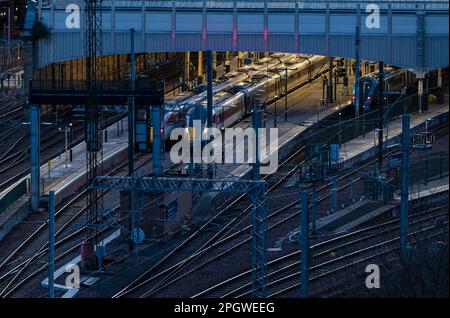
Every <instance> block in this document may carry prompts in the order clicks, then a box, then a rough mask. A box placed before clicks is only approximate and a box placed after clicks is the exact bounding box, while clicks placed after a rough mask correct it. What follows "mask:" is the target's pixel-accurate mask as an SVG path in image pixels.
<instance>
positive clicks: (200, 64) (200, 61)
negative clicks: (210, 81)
mask: <svg viewBox="0 0 450 318" xmlns="http://www.w3.org/2000/svg"><path fill="white" fill-rule="evenodd" d="M197 77H198V78H197V84H201V83H203V51H198V69H197Z"/></svg>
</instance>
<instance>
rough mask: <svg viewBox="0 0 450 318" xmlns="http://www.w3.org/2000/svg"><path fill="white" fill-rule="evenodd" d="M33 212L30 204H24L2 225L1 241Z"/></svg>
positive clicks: (0, 230)
mask: <svg viewBox="0 0 450 318" xmlns="http://www.w3.org/2000/svg"><path fill="white" fill-rule="evenodd" d="M30 214H31V208H30V204H28V203H27V204H26V205H24V206H22V207H21V208H20V209H19V210H18V211H17V212H16V213H14V214H13V215H11V216H10V217H9V218H8V220H6V222H4V223H3V224H2V225H0V241H1V240H3V238H4V237H5V236H6V235H7V234H8V233H9V231H11V229H12V228H13V227H14V226H16V225H17V224H19V223H20V222H22V220H23V219H25V218H26V217H27V216H28V215H30Z"/></svg>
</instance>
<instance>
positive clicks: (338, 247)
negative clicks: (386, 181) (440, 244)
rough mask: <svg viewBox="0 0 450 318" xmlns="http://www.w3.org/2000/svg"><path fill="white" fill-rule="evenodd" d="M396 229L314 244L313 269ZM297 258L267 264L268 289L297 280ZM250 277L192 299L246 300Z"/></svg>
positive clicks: (427, 217)
mask: <svg viewBox="0 0 450 318" xmlns="http://www.w3.org/2000/svg"><path fill="white" fill-rule="evenodd" d="M444 209H445V206H440V207H435V208H432V209H429V210H426V211H420V212H416V213H414V214H411V215H410V217H411V220H412V222H411V223H410V225H411V226H412V227H414V226H421V225H422V224H423V223H424V222H427V221H434V220H435V219H436V218H439V217H443V216H445V215H446V213H445V211H444ZM398 229H399V220H398V219H396V220H391V221H387V222H383V223H380V224H376V225H372V226H369V227H366V228H362V229H359V230H355V231H352V232H349V233H345V234H341V235H338V236H336V237H333V238H331V239H327V240H324V241H321V242H319V243H316V244H314V245H312V246H311V250H312V254H313V256H312V262H313V263H314V264H315V265H314V266H312V268H314V269H315V270H319V269H320V270H323V268H322V267H321V264H332V261H333V260H337V259H338V260H339V261H342V260H345V259H346V256H347V255H350V254H351V253H354V252H355V250H357V249H358V248H361V249H364V248H367V245H368V246H369V247H370V246H371V244H373V243H374V242H378V243H380V242H383V241H384V239H386V238H389V237H392V235H393V234H394V233H396V232H398ZM378 243H377V244H378ZM300 254H301V251H300V250H298V251H295V252H293V253H290V254H287V255H283V256H281V257H279V258H276V259H274V260H272V261H270V262H268V264H267V266H268V275H267V280H268V286H269V287H270V286H275V285H276V284H278V283H280V282H283V283H285V281H289V279H290V278H292V277H293V278H294V279H298V277H299V276H292V274H296V273H298V269H299V268H300ZM338 255H339V256H338ZM251 274H252V272H251V270H248V271H245V272H242V273H240V274H238V275H235V276H232V277H231V278H229V279H227V280H225V281H223V282H220V283H218V284H216V285H214V286H211V287H209V288H207V289H205V290H203V291H201V292H199V293H197V294H195V295H194V296H193V297H194V298H196V297H212V298H222V297H233V298H240V297H248V296H250V295H251V288H252V277H251ZM282 287H283V286H282ZM272 289H273V288H272ZM281 289H282V288H281ZM269 291H270V288H269Z"/></svg>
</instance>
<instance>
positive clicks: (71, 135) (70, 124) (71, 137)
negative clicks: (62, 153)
mask: <svg viewBox="0 0 450 318" xmlns="http://www.w3.org/2000/svg"><path fill="white" fill-rule="evenodd" d="M72 126H73V124H72V123H69V131H70V150H69V161H70V162H72V159H73V156H72V143H73V130H72Z"/></svg>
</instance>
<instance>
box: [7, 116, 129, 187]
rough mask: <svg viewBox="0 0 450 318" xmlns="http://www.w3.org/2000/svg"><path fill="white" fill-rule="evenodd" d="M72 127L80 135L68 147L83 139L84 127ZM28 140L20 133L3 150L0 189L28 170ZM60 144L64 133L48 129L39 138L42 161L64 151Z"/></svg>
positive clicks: (115, 119) (113, 119)
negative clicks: (3, 179) (15, 139)
mask: <svg viewBox="0 0 450 318" xmlns="http://www.w3.org/2000/svg"><path fill="white" fill-rule="evenodd" d="M124 117H125V114H119V115H116V116H112V117H111V118H109V119H108V120H106V121H105V125H106V126H110V125H113V124H114V123H115V122H117V121H118V120H121V119H122V118H124ZM73 129H75V130H74V133H73V135H74V136H81V137H78V138H74V140H73V142H72V143H71V145H70V147H69V148H72V147H74V146H76V145H78V144H79V143H81V142H83V141H84V127H82V126H78V127H75V128H73ZM28 140H29V137H28V134H24V135H22V136H21V137H19V138H18V140H17V141H16V142H14V144H13V145H11V146H10V147H9V148H8V149H7V150H6V151H4V152H3V154H2V156H1V157H0V174H1V175H2V176H3V178H5V177H6V178H5V179H6V180H5V181H3V182H2V183H0V190H4V189H6V188H7V187H8V186H10V185H11V184H13V183H14V182H16V181H18V180H19V179H20V178H22V177H23V176H25V175H26V174H28V173H29V172H30V168H29V163H28V160H29V158H30V150H31V146H29V145H28V144H29V142H28ZM61 145H64V135H63V134H61V133H58V132H56V133H55V131H53V130H52V131H48V132H47V133H46V134H45V135H44V136H43V137H42V139H41V156H42V161H43V162H46V161H47V160H49V159H51V158H55V157H57V156H58V155H61V154H62V153H64V149H62V148H61ZM18 171H19V172H18Z"/></svg>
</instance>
